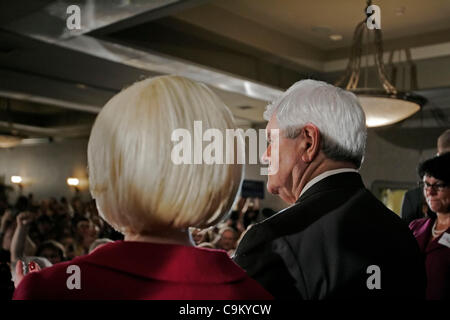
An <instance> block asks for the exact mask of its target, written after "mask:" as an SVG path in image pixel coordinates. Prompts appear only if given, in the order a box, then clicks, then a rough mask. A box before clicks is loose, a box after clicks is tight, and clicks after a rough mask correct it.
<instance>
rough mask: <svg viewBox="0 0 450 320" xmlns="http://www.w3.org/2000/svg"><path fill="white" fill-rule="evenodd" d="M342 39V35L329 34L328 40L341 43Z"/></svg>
mask: <svg viewBox="0 0 450 320" xmlns="http://www.w3.org/2000/svg"><path fill="white" fill-rule="evenodd" d="M343 38H344V37H343V36H342V34H330V39H331V40H333V41H341V40H342V39H343Z"/></svg>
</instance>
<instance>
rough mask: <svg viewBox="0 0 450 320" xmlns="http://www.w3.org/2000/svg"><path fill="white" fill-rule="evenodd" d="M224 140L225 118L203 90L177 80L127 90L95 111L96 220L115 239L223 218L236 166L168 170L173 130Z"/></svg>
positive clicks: (92, 173)
mask: <svg viewBox="0 0 450 320" xmlns="http://www.w3.org/2000/svg"><path fill="white" fill-rule="evenodd" d="M194 121H202V127H203V130H207V129H209V128H215V129H218V130H220V131H221V132H222V133H223V136H225V130H226V129H234V128H235V127H234V121H233V117H232V115H231V112H230V111H229V110H228V108H227V107H226V106H225V105H224V103H223V102H222V101H221V100H220V99H219V98H218V97H217V96H216V95H215V94H214V93H213V92H212V91H211V90H210V89H209V88H208V87H206V86H205V85H203V84H200V83H197V82H194V81H191V80H188V79H185V78H182V77H178V76H161V77H156V78H151V79H147V80H143V81H140V82H137V83H135V84H133V85H132V86H130V87H128V88H127V89H125V90H123V91H121V92H120V93H118V94H117V95H115V96H114V97H113V98H112V99H111V100H110V101H108V103H107V104H106V105H105V106H104V107H103V109H102V111H101V112H100V114H99V115H98V117H97V119H96V121H95V124H94V126H93V128H92V132H91V136H90V139H89V144H88V167H89V183H90V189H91V193H92V196H93V197H94V198H95V199H96V201H97V207H98V209H99V213H100V215H101V216H102V217H103V218H104V219H105V220H106V221H108V222H109V223H110V224H111V225H112V226H113V227H115V228H116V229H117V230H119V231H121V232H122V233H134V234H146V233H148V234H151V233H152V232H154V231H161V230H164V229H184V228H187V227H200V228H204V227H207V226H210V225H213V224H215V223H217V222H218V221H220V220H221V219H222V218H223V216H224V215H225V214H226V213H228V212H229V211H230V208H231V207H232V204H233V202H234V199H235V196H236V193H237V191H238V189H239V187H240V184H241V181H242V170H243V168H242V165H240V164H175V163H173V162H172V160H171V152H172V148H173V147H174V145H175V142H173V141H172V140H171V136H172V132H173V131H174V130H175V129H179V128H183V129H187V130H188V131H189V132H190V133H191V135H192V137H194Z"/></svg>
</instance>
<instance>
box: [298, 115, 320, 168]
mask: <svg viewBox="0 0 450 320" xmlns="http://www.w3.org/2000/svg"><path fill="white" fill-rule="evenodd" d="M302 131H303V132H302V138H303V140H304V141H303V142H304V146H305V151H304V152H303V154H302V161H304V162H306V163H310V162H312V161H313V160H314V159H315V157H316V156H317V154H318V153H319V151H320V139H321V136H320V131H319V129H318V128H317V127H316V126H315V125H313V124H311V123H308V124H307V125H305V126H304V127H303V130H302Z"/></svg>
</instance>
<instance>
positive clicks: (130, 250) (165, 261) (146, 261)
mask: <svg viewBox="0 0 450 320" xmlns="http://www.w3.org/2000/svg"><path fill="white" fill-rule="evenodd" d="M83 258H84V260H85V261H86V262H88V263H90V264H95V265H97V266H100V267H106V268H111V269H115V270H117V271H121V272H124V273H129V274H132V275H135V276H140V277H144V278H150V279H156V280H160V281H170V282H183V283H209V284H211V283H229V282H234V281H239V280H241V279H243V278H245V273H244V271H242V270H241V269H240V268H238V267H237V266H236V264H235V263H234V262H233V261H232V260H231V259H230V258H229V257H228V255H227V254H226V252H225V251H222V250H212V249H204V248H196V247H187V246H181V245H172V244H156V243H147V242H135V241H115V242H113V243H109V244H106V245H104V246H102V247H100V248H98V249H97V250H95V251H93V252H92V253H90V254H89V255H87V256H84V257H83ZM208 271H210V272H208Z"/></svg>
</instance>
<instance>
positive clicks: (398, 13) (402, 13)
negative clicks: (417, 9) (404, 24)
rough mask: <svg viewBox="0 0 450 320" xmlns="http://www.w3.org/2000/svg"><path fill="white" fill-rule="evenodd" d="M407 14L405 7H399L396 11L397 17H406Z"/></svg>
mask: <svg viewBox="0 0 450 320" xmlns="http://www.w3.org/2000/svg"><path fill="white" fill-rule="evenodd" d="M405 12H406V8H405V7H398V8H397V9H395V15H396V16H402V15H404V14H405Z"/></svg>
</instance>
